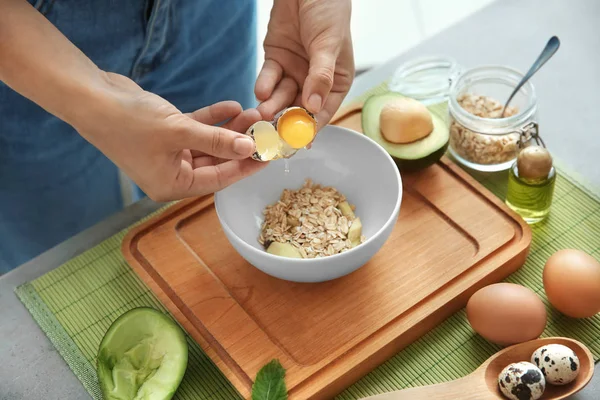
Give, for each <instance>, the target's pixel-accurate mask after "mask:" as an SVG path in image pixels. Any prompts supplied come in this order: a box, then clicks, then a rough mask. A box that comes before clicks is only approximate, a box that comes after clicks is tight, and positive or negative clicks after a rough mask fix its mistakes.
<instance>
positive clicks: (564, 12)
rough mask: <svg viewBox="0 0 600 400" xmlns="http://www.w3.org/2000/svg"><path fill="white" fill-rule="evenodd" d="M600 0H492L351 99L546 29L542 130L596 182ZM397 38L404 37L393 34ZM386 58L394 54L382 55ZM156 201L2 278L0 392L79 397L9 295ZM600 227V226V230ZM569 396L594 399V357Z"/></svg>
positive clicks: (488, 59)
mask: <svg viewBox="0 0 600 400" xmlns="http://www.w3.org/2000/svg"><path fill="white" fill-rule="evenodd" d="M599 17H600V1H596V0H586V1H584V0H580V1H571V2H566V1H559V0H553V1H547V0H535V1H534V0H528V1H517V0H498V1H497V2H494V3H492V4H491V5H490V6H488V7H486V8H484V9H483V10H481V11H479V12H477V13H475V14H473V15H472V16H470V17H469V18H467V19H466V20H463V21H462V22H460V23H459V24H456V25H454V26H452V27H450V28H448V29H446V30H445V31H443V32H441V33H439V34H437V35H436V36H434V37H432V38H430V39H428V40H426V41H425V42H422V43H421V44H419V45H418V46H416V47H415V48H413V49H411V50H409V51H407V52H404V53H403V54H401V55H399V56H396V57H394V58H391V59H390V61H389V62H387V63H386V64H384V65H381V66H378V67H376V68H374V69H372V70H370V71H368V72H366V73H364V74H362V75H361V76H359V77H358V78H357V79H356V81H355V83H354V85H353V87H352V89H351V92H350V93H349V95H348V99H351V98H353V97H355V96H357V95H360V94H361V93H363V92H364V91H365V90H367V89H369V88H370V87H373V86H375V85H377V84H379V83H380V82H381V81H383V80H385V79H386V78H387V77H388V76H389V75H390V74H391V73H392V72H393V71H394V69H395V68H396V67H397V66H398V65H399V64H400V63H402V62H404V61H406V60H408V59H410V58H412V57H415V56H422V55H433V54H444V55H449V56H452V57H454V58H456V59H457V60H458V62H460V63H461V64H462V65H463V66H465V67H472V66H475V65H481V64H508V65H511V66H513V67H515V68H518V69H520V70H522V71H524V70H526V69H527V68H529V65H530V63H531V62H532V61H533V59H534V58H535V57H536V56H537V54H539V52H540V51H541V48H542V46H543V45H544V43H545V42H546V40H547V39H548V38H549V37H550V36H552V35H558V36H559V37H560V39H561V43H562V44H561V49H560V50H559V51H558V53H557V54H556V55H555V56H554V58H553V59H552V60H551V61H550V62H549V63H548V64H546V66H544V68H542V69H541V70H540V71H539V72H538V74H537V75H536V76H535V77H534V78H533V83H534V85H535V86H536V90H537V93H538V96H539V119H540V126H541V134H542V135H543V137H544V139H545V141H546V144H547V145H548V147H549V148H550V149H551V151H552V152H553V154H554V155H555V157H557V158H558V159H559V160H562V161H563V162H564V163H565V164H567V165H568V166H570V167H571V168H573V169H574V170H575V171H578V172H579V173H580V174H581V175H582V177H583V178H584V179H585V180H587V181H588V183H589V184H591V185H593V186H595V187H596V188H600V168H598V166H597V157H598V155H600V136H598V134H597V129H598V126H600V112H598V106H599V105H600V73H599V72H600V52H599V51H598V49H600V34H599V30H600V28H596V27H595V23H596V22H598V21H600V18H599ZM398 40H402V38H398ZM390 56H393V55H390ZM158 206H159V205H157V204H155V203H153V202H152V201H149V200H147V199H145V200H142V201H140V202H138V203H135V204H133V205H131V206H129V207H128V208H126V209H125V210H123V211H122V212H120V213H118V214H116V215H114V216H112V217H110V218H108V219H106V220H105V221H103V222H101V223H99V224H98V225H96V226H94V227H92V228H90V229H88V230H86V231H84V232H82V233H80V234H78V235H76V236H74V237H73V238H71V239H69V240H67V241H65V242H64V243H62V244H60V245H58V246H56V247H55V248H53V249H50V250H48V251H47V252H45V253H43V254H41V255H40V256H38V257H36V258H35V259H33V260H31V261H30V262H28V263H26V264H24V265H22V266H20V267H19V268H17V269H15V270H14V271H11V272H10V273H8V274H6V275H4V276H2V277H1V278H0V360H1V362H0V399H27V400H30V399H62V400H71V399H85V398H89V396H88V394H87V392H86V391H85V389H84V388H83V386H82V385H81V384H80V383H79V381H78V380H77V378H76V377H75V375H74V374H73V373H72V372H71V371H70V369H69V367H68V366H67V364H66V363H65V362H64V361H63V359H62V358H61V357H60V355H59V354H58V352H57V351H56V350H55V349H54V347H53V346H52V344H51V343H50V341H49V340H48V339H47V338H46V336H45V335H44V334H43V332H42V331H41V330H40V328H39V327H38V326H37V324H36V323H35V322H34V321H33V319H32V318H31V317H30V315H29V313H28V312H27V310H26V309H25V307H24V306H23V305H22V304H21V303H20V302H19V300H18V299H17V297H16V296H15V294H14V289H15V287H16V286H18V285H20V284H21V283H24V282H27V281H30V280H32V279H35V278H36V277H39V276H41V275H43V274H44V273H46V272H47V271H50V270H52V269H54V268H56V267H58V266H59V265H61V264H62V263H64V262H66V261H67V260H69V259H70V258H72V257H74V256H76V255H78V254H80V253H82V252H83V251H85V250H87V249H89V248H91V247H93V246H94V245H96V244H98V243H99V242H101V241H102V240H104V239H106V238H108V237H110V236H111V235H113V234H115V233H116V232H118V231H119V230H121V229H123V228H125V227H127V226H129V225H130V224H132V223H133V222H135V221H137V220H139V219H140V218H142V217H143V216H145V215H147V214H148V213H150V212H152V211H154V210H155V209H156V208H158ZM599 234H600V233H599ZM571 399H573V400H598V399H600V365H597V366H596V374H595V376H594V379H593V380H592V382H591V383H590V384H589V385H588V386H587V387H586V388H585V389H584V390H582V391H581V392H580V393H578V394H577V395H575V396H572V397H571Z"/></svg>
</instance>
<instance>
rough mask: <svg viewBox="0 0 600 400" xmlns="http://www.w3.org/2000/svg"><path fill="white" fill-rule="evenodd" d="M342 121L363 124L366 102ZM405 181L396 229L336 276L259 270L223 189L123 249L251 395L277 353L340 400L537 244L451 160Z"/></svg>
mask: <svg viewBox="0 0 600 400" xmlns="http://www.w3.org/2000/svg"><path fill="white" fill-rule="evenodd" d="M334 122H335V123H336V124H339V125H341V126H345V127H349V128H352V129H354V130H357V131H361V127H360V107H359V108H355V109H346V110H342V112H341V113H339V114H338V115H336V119H335V120H334ZM402 178H403V183H404V197H403V200H402V206H401V211H400V216H399V218H398V222H397V224H396V227H395V229H394V231H393V232H392V234H391V236H390V238H389V239H388V241H387V242H386V244H385V245H384V246H383V248H382V249H381V250H380V251H379V253H377V254H376V255H375V257H374V258H373V259H372V260H371V261H369V262H368V263H367V264H366V265H365V266H363V267H362V268H360V269H359V270H357V271H356V272H354V273H352V274H350V275H347V276H345V277H342V278H340V279H337V280H334V281H330V282H325V283H311V284H308V283H293V282H287V281H282V280H279V279H276V278H273V277H270V276H268V275H266V274H264V273H263V272H261V271H259V270H258V269H256V268H254V267H252V266H251V265H250V264H248V263H247V262H246V261H245V260H244V259H243V258H242V257H241V256H239V255H238V254H237V253H236V252H235V250H234V249H233V247H232V246H231V245H230V244H229V242H228V241H227V239H226V237H225V235H224V233H223V231H222V229H221V226H220V224H219V221H218V218H217V215H216V212H215V209H214V204H213V197H212V196H206V197H202V198H196V199H189V200H186V201H182V202H179V203H178V204H176V205H174V206H173V207H170V208H169V209H167V210H166V211H165V212H163V213H162V214H161V215H159V216H156V217H154V218H153V219H151V220H148V221H147V222H145V223H143V224H142V225H140V226H138V227H136V228H135V229H133V230H132V231H130V232H129V233H128V235H127V236H126V238H125V239H124V241H123V247H122V250H123V253H124V255H125V258H126V259H127V261H128V262H129V264H130V265H131V266H132V267H133V268H134V270H135V271H136V272H137V273H138V274H139V275H140V277H141V278H142V279H143V280H144V281H145V282H146V283H147V284H148V285H149V286H150V288H151V289H152V290H153V291H154V293H155V294H156V295H157V296H158V297H159V299H160V300H161V301H162V302H163V303H164V304H165V306H166V307H167V308H168V309H169V310H170V311H171V312H172V313H173V315H174V317H175V318H176V319H177V320H178V321H179V322H180V323H181V324H182V325H183V326H184V327H185V329H186V330H187V331H188V332H189V333H190V335H191V336H192V337H193V338H194V339H195V340H196V341H197V342H198V343H199V344H200V346H201V347H202V348H203V349H204V350H205V351H206V352H207V354H208V355H209V357H210V358H211V359H212V360H213V361H214V362H215V364H216V365H217V366H218V367H219V368H220V369H221V371H223V373H224V374H225V375H226V376H227V378H228V379H229V380H230V381H231V382H232V383H233V384H234V385H235V387H236V388H237V389H238V390H239V392H240V393H241V394H242V396H244V397H245V398H250V394H251V387H252V382H253V380H254V379H255V377H256V373H257V372H258V370H259V369H260V368H261V367H262V366H263V365H264V364H266V363H267V362H269V361H270V360H271V359H273V358H277V359H279V361H280V362H281V363H282V364H283V366H284V367H285V368H286V370H287V374H286V384H287V387H288V390H289V397H290V399H313V398H314V399H329V398H332V397H333V396H334V395H335V394H337V393H339V392H340V391H342V390H343V389H345V388H346V387H347V386H349V385H351V384H352V383H353V382H355V381H356V380H358V379H359V378H360V377H362V376H363V375H365V374H366V373H368V372H369V371H370V370H372V369H373V368H375V367H376V366H378V365H379V364H381V363H382V362H384V361H385V360H386V359H388V358H389V357H391V356H392V355H394V354H396V353H397V352H398V351H399V350H401V349H402V348H403V347H405V346H407V345H408V344H410V343H411V342H413V341H414V340H416V339H418V338H419V337H420V336H421V335H423V334H425V333H426V332H427V331H429V330H430V329H432V328H433V327H434V326H436V325H437V324H439V323H440V322H442V321H443V320H444V319H446V318H447V317H449V316H450V315H451V314H453V313H454V312H456V311H457V310H459V309H460V308H462V307H464V305H465V304H466V302H467V300H468V298H469V296H470V295H471V294H472V293H473V292H474V291H476V290H477V289H479V288H481V287H483V286H485V285H488V284H491V283H493V282H497V281H500V280H502V279H503V278H505V277H506V276H508V275H509V274H510V273H512V272H514V271H515V270H516V269H518V268H519V267H520V266H521V265H522V264H523V263H524V261H525V258H526V256H527V253H528V251H529V245H530V242H531V231H530V228H529V227H528V225H527V224H525V223H524V221H523V220H522V219H520V218H519V217H518V216H517V215H516V214H514V213H513V212H512V211H511V210H510V209H508V208H507V207H506V206H505V205H504V203H503V202H502V201H501V200H499V199H498V198H497V197H495V196H494V195H493V194H492V193H490V192H488V191H487V190H486V189H485V188H484V187H483V186H481V185H480V184H479V183H478V182H476V181H475V180H474V179H472V178H471V177H470V176H469V175H468V174H466V173H465V172H464V171H463V170H462V169H460V168H458V167H457V166H455V165H454V164H452V163H451V162H450V161H449V160H448V159H446V158H444V159H442V160H441V161H440V162H438V163H437V164H435V165H433V166H431V167H430V168H428V169H426V170H424V171H421V172H419V173H415V174H403V175H402Z"/></svg>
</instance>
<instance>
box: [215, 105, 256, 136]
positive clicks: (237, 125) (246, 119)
mask: <svg viewBox="0 0 600 400" xmlns="http://www.w3.org/2000/svg"><path fill="white" fill-rule="evenodd" d="M261 119H262V116H261V115H260V112H259V111H258V110H257V109H256V108H248V109H246V110H244V111H243V112H242V113H240V114H238V115H237V116H236V117H234V118H233V119H232V120H231V121H228V122H227V123H226V124H225V125H223V128H226V129H230V130H232V131H236V132H240V133H243V132H246V131H247V130H248V128H249V127H250V125H252V124H254V123H255V122H258V121H260V120H261Z"/></svg>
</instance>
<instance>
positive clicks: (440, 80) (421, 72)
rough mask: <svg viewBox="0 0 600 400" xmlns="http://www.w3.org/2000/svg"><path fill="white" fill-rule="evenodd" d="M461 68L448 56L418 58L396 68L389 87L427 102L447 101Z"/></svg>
mask: <svg viewBox="0 0 600 400" xmlns="http://www.w3.org/2000/svg"><path fill="white" fill-rule="evenodd" d="M461 71H462V67H461V66H460V65H458V64H457V62H456V61H455V60H454V59H453V58H451V57H444V56H428V57H419V58H415V59H413V60H410V61H408V62H406V63H404V64H402V65H400V67H398V68H397V69H396V71H395V72H394V75H393V76H392V79H391V81H390V83H389V84H388V89H389V90H390V91H393V92H398V93H400V94H403V95H404V96H407V97H412V98H414V99H417V100H419V101H421V102H423V103H424V104H426V105H429V104H436V103H441V102H446V101H447V100H448V96H449V93H450V86H451V84H452V81H453V80H454V79H456V78H457V77H458V76H459V75H460V73H461Z"/></svg>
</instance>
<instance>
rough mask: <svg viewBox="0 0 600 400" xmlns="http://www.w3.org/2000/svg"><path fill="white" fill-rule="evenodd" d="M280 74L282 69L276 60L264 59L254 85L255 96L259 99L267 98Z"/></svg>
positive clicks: (279, 78)
mask: <svg viewBox="0 0 600 400" xmlns="http://www.w3.org/2000/svg"><path fill="white" fill-rule="evenodd" d="M282 76H283V69H282V68H281V65H279V63H278V62H276V61H274V60H271V59H267V60H265V62H264V64H263V66H262V68H261V70H260V73H259V74H258V77H257V78H256V84H255V85H254V95H255V96H256V98H257V99H258V100H260V101H265V100H267V99H268V98H269V97H270V96H271V93H273V90H274V89H275V86H276V85H277V83H278V82H279V81H280V80H281V77H282Z"/></svg>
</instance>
